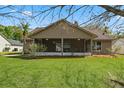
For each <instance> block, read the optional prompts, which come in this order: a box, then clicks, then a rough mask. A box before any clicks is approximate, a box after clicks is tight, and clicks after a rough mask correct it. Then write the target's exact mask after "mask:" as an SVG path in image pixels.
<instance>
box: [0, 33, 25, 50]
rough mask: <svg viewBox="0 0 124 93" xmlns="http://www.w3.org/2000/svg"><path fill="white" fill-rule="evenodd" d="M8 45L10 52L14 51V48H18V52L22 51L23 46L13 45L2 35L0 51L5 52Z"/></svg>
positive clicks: (0, 37)
mask: <svg viewBox="0 0 124 93" xmlns="http://www.w3.org/2000/svg"><path fill="white" fill-rule="evenodd" d="M6 47H9V48H10V49H9V51H8V52H12V51H13V50H14V48H17V49H18V51H17V52H22V49H23V46H15V45H11V44H10V43H9V42H8V41H7V40H6V39H5V38H4V37H2V36H1V35H0V52H4V49H5V48H6Z"/></svg>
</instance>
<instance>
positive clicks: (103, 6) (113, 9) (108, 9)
mask: <svg viewBox="0 0 124 93" xmlns="http://www.w3.org/2000/svg"><path fill="white" fill-rule="evenodd" d="M99 6H100V7H102V8H104V9H105V10H107V11H108V12H111V13H114V14H116V15H120V16H122V17H124V11H123V10H120V9H116V8H114V7H111V6H109V5H99Z"/></svg>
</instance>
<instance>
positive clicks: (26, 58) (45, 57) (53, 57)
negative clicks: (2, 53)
mask: <svg viewBox="0 0 124 93" xmlns="http://www.w3.org/2000/svg"><path fill="white" fill-rule="evenodd" d="M7 57H8V58H18V59H25V60H33V59H65V58H69V59H72V58H85V57H86V56H7Z"/></svg>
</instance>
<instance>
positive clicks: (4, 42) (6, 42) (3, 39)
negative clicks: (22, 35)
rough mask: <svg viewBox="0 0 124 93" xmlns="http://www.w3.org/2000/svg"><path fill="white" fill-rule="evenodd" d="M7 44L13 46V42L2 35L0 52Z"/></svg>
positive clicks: (0, 37)
mask: <svg viewBox="0 0 124 93" xmlns="http://www.w3.org/2000/svg"><path fill="white" fill-rule="evenodd" d="M6 46H11V44H10V43H9V42H8V41H7V40H6V39H5V38H3V37H2V36H1V35H0V52H3V51H4V48H5V47H6Z"/></svg>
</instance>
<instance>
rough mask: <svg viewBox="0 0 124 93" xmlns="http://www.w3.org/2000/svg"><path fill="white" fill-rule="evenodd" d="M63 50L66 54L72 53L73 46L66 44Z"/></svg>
mask: <svg viewBox="0 0 124 93" xmlns="http://www.w3.org/2000/svg"><path fill="white" fill-rule="evenodd" d="M63 49H64V52H70V49H71V44H70V43H64V45H63Z"/></svg>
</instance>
